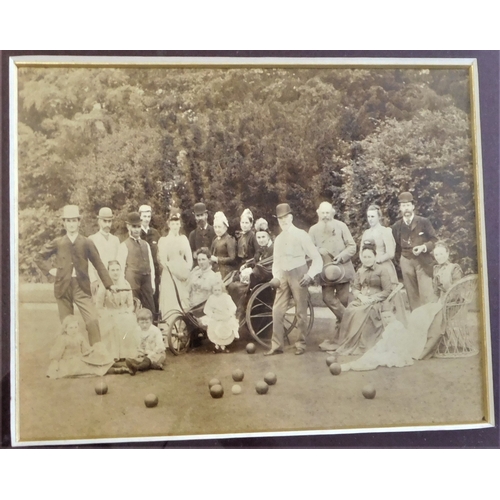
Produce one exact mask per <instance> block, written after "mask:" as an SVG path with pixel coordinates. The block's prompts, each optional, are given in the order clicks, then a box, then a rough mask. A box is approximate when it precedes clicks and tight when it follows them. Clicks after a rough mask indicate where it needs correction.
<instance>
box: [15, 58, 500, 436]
mask: <svg viewBox="0 0 500 500" xmlns="http://www.w3.org/2000/svg"><path fill="white" fill-rule="evenodd" d="M9 75H10V82H9V106H10V109H9V117H10V142H9V146H10V162H9V163H10V200H11V204H10V210H11V214H12V217H11V220H12V223H11V232H10V248H11V250H12V251H11V261H10V269H11V274H10V281H11V289H10V293H11V295H10V296H11V310H10V315H11V337H10V343H11V395H12V397H11V429H12V436H11V437H12V444H13V446H40V445H61V444H87V443H93V444H95V443H122V442H131V443H136V442H154V441H184V440H205V439H227V438H232V439H235V438H242V437H278V436H279V437H281V436H306V435H307V436H315V435H317V436H325V435H340V434H349V435H358V434H364V433H382V432H385V433H387V432H394V433H396V432H409V433H410V432H417V431H418V432H422V431H431V430H432V431H448V430H478V429H487V428H491V427H494V425H495V418H494V397H493V394H494V388H493V363H492V347H491V332H490V311H489V293H488V260H487V245H486V225H485V205H484V194H483V186H484V182H485V180H484V179H483V167H482V146H481V130H480V109H479V107H480V106H479V103H480V95H479V82H478V67H477V61H476V59H475V58H463V59H460V58H447V59H434V58H425V59H424V58H413V59H410V58H404V59H402V58H399V59H391V58H326V57H321V58H276V57H274V58H267V57H259V58H245V57H130V56H129V57H126V56H120V57H109V56H41V55H39V56H12V57H10V59H9ZM495 272H497V270H496V271H495Z"/></svg>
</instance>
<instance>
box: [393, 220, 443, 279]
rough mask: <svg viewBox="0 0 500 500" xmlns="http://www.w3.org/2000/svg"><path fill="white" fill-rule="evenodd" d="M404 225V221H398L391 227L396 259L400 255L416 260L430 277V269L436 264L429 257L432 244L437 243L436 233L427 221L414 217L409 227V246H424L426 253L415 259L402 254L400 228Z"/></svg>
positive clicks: (404, 253)
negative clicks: (394, 241)
mask: <svg viewBox="0 0 500 500" xmlns="http://www.w3.org/2000/svg"><path fill="white" fill-rule="evenodd" d="M403 224H405V222H404V220H403V219H402V218H401V219H399V220H398V221H397V222H396V223H395V224H394V225H393V226H392V234H393V236H394V239H395V240H396V257H397V258H400V257H401V254H402V253H403V255H404V256H405V257H406V258H408V259H418V261H419V263H420V265H421V266H422V267H423V268H424V271H425V272H426V273H427V274H428V275H429V276H432V269H433V267H434V264H435V263H436V262H435V260H434V257H433V256H432V255H431V252H432V250H434V244H435V243H436V241H437V237H436V232H435V231H434V228H433V227H432V224H431V222H430V221H429V219H426V218H425V217H420V216H419V215H415V216H414V217H413V220H412V222H411V225H410V238H411V246H412V247H416V246H419V245H426V247H427V252H425V253H421V254H420V255H419V256H418V257H415V255H413V253H411V252H403V251H402V246H401V228H402V225H403Z"/></svg>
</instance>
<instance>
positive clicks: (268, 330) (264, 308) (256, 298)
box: [246, 283, 314, 348]
mask: <svg viewBox="0 0 500 500" xmlns="http://www.w3.org/2000/svg"><path fill="white" fill-rule="evenodd" d="M275 296H276V290H275V289H274V288H272V287H271V285H270V284H269V283H263V284H262V285H258V286H257V287H256V288H255V290H254V291H253V293H252V295H251V296H250V299H249V300H248V305H247V310H246V321H247V326H248V330H249V332H250V334H251V335H252V337H253V338H254V339H255V340H256V341H257V342H258V343H259V344H261V345H262V346H264V347H267V348H270V347H271V336H272V332H273V303H274V297H275ZM308 314H309V323H308V326H307V334H308V335H309V333H310V331H311V329H312V325H313V322H314V308H313V305H312V302H311V299H310V298H309V301H308ZM296 324H297V316H296V314H295V306H294V305H293V304H292V305H291V307H290V309H289V310H288V311H287V313H286V315H285V339H286V340H287V341H288V334H289V333H290V332H291V331H292V330H293V329H294V327H295V325H296Z"/></svg>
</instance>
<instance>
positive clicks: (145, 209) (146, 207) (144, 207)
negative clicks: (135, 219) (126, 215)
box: [139, 205, 151, 213]
mask: <svg viewBox="0 0 500 500" xmlns="http://www.w3.org/2000/svg"><path fill="white" fill-rule="evenodd" d="M141 212H151V207H150V206H149V205H141V206H140V207H139V213H141Z"/></svg>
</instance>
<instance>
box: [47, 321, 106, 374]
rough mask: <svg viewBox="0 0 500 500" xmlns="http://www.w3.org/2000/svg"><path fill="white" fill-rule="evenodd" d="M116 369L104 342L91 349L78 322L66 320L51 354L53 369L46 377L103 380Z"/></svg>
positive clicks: (50, 369)
mask: <svg viewBox="0 0 500 500" xmlns="http://www.w3.org/2000/svg"><path fill="white" fill-rule="evenodd" d="M112 365H113V358H112V356H111V355H110V354H109V353H108V352H107V351H106V348H105V347H104V345H103V344H102V342H97V343H96V344H94V345H93V346H92V347H90V345H89V343H88V342H87V340H86V339H85V338H84V336H83V335H82V333H81V331H80V325H79V323H78V318H77V317H76V316H73V315H72V314H70V315H68V316H66V317H65V318H64V320H63V322H62V325H61V333H60V334H59V335H58V336H57V338H56V341H55V342H54V346H53V347H52V349H51V351H50V365H49V369H48V371H47V377H48V378H52V379H56V378H65V377H92V376H102V375H104V374H105V373H106V372H107V371H108V369H109V368H110V367H111V366H112Z"/></svg>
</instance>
